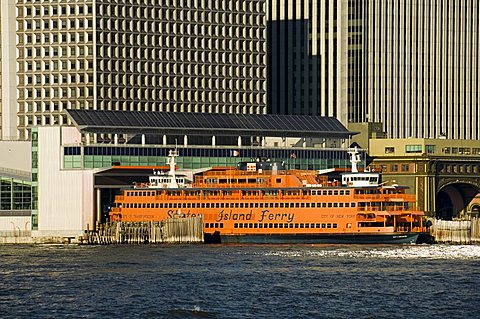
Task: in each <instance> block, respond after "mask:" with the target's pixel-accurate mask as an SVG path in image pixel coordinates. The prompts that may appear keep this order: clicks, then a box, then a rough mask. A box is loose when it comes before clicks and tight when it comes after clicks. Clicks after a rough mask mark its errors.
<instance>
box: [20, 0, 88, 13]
mask: <svg viewBox="0 0 480 319" xmlns="http://www.w3.org/2000/svg"><path fill="white" fill-rule="evenodd" d="M19 2H20V1H19ZM30 2H31V1H30ZM25 3H29V1H28V0H25ZM48 4H50V5H48ZM42 9H43V10H42ZM92 12H93V7H92V6H90V5H89V6H82V5H80V6H79V5H77V6H76V5H75V4H70V5H69V6H60V5H58V4H57V3H55V2H51V0H50V3H47V2H44V3H43V6H23V7H19V8H18V15H19V16H33V15H35V16H46V15H57V14H60V15H66V14H70V15H75V16H78V15H81V14H84V13H85V14H91V13H92ZM22 13H23V14H22Z"/></svg>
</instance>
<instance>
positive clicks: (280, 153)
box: [63, 146, 350, 169]
mask: <svg viewBox="0 0 480 319" xmlns="http://www.w3.org/2000/svg"><path fill="white" fill-rule="evenodd" d="M171 149H172V148H171V147H163V146H159V147H151V146H148V147H143V146H116V147H115V146H78V147H64V150H63V153H64V157H63V167H64V168H65V169H82V168H106V167H111V166H115V165H117V166H118V165H121V166H162V165H166V157H167V154H168V151H169V150H171ZM178 151H179V154H180V156H179V157H178V158H177V159H176V161H177V165H178V166H179V167H180V168H183V169H197V168H203V167H210V166H234V165H235V164H237V163H238V162H241V161H252V160H255V159H257V158H264V159H267V158H268V159H270V160H272V161H280V162H282V161H283V162H285V165H286V167H287V169H325V168H334V167H348V166H349V165H350V162H349V159H348V154H347V153H346V151H345V150H343V149H313V148H312V149H306V148H303V149H292V148H289V149H280V148H248V149H247V148H245V149H242V148H237V149H235V148H231V147H229V148H218V147H215V148H214V147H210V148H209V147H203V148H200V147H191V148H189V147H181V148H178ZM233 154H238V155H240V156H233Z"/></svg>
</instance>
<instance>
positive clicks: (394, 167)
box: [390, 164, 398, 172]
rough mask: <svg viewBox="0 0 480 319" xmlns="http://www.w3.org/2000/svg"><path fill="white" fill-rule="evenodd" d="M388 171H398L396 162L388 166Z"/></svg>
mask: <svg viewBox="0 0 480 319" xmlns="http://www.w3.org/2000/svg"><path fill="white" fill-rule="evenodd" d="M390 171H392V172H398V165H397V164H392V165H391V166H390Z"/></svg>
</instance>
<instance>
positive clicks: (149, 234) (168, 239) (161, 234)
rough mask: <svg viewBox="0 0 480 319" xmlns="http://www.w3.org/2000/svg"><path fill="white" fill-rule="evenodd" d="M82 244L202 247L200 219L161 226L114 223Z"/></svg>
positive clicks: (169, 221)
mask: <svg viewBox="0 0 480 319" xmlns="http://www.w3.org/2000/svg"><path fill="white" fill-rule="evenodd" d="M81 242H84V243H87V244H91V245H108V244H146V243H150V244H162V243H169V244H184V243H203V218H202V217H201V216H200V217H189V218H180V217H174V218H169V219H167V220H165V221H161V222H136V223H132V222H113V223H109V224H104V225H102V227H101V228H100V229H99V230H98V231H96V232H94V231H89V232H87V234H86V238H83V239H82V240H81Z"/></svg>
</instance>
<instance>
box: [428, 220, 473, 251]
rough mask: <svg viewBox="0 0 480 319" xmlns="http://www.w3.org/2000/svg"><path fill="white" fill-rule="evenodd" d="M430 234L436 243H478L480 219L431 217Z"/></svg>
mask: <svg viewBox="0 0 480 319" xmlns="http://www.w3.org/2000/svg"><path fill="white" fill-rule="evenodd" d="M430 221H431V222H432V226H431V227H430V234H431V235H432V236H433V237H434V238H435V242H437V243H447V244H461V245H464V244H472V243H480V219H478V218H473V219H472V220H438V219H431V220H430Z"/></svg>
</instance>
